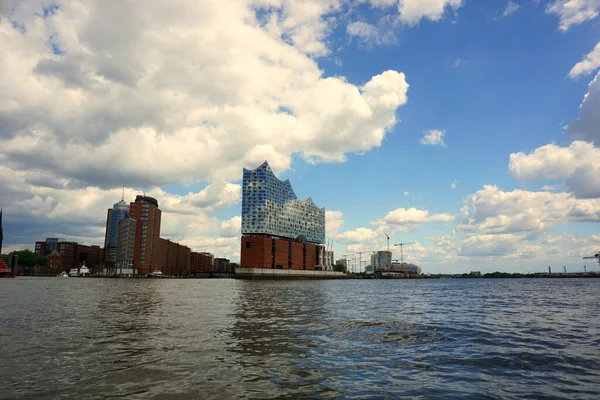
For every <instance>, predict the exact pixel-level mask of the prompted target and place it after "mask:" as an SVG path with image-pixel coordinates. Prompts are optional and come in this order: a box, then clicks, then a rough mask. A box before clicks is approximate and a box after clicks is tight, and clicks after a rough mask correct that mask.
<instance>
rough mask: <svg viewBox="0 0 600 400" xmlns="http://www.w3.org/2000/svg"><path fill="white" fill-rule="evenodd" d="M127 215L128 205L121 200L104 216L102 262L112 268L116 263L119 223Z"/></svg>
mask: <svg viewBox="0 0 600 400" xmlns="http://www.w3.org/2000/svg"><path fill="white" fill-rule="evenodd" d="M128 215H129V205H128V204H127V203H126V202H125V200H124V199H123V198H121V201H119V202H118V203H115V204H114V205H113V208H109V209H108V212H107V215H106V233H105V235H104V262H105V263H106V264H107V266H108V267H109V268H113V267H114V264H115V263H116V261H117V246H118V242H119V222H121V221H122V220H124V219H125V218H127V216H128Z"/></svg>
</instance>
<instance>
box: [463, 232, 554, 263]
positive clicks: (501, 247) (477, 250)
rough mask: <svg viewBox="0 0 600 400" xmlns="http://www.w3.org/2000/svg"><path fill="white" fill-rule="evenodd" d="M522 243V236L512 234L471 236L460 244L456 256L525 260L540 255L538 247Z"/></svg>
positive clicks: (540, 250)
mask: <svg viewBox="0 0 600 400" xmlns="http://www.w3.org/2000/svg"><path fill="white" fill-rule="evenodd" d="M524 241H525V238H524V237H523V236H518V235H513V234H501V235H477V236H471V237H468V238H466V239H464V240H463V241H462V242H461V243H460V245H459V247H458V256H460V257H484V258H517V259H525V258H533V257H535V256H538V255H540V254H542V249H541V247H540V246H537V245H531V244H527V243H524Z"/></svg>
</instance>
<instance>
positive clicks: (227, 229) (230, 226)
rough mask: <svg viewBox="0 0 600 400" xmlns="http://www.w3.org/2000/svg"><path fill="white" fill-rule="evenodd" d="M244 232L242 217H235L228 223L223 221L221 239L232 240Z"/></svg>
mask: <svg viewBox="0 0 600 400" xmlns="http://www.w3.org/2000/svg"><path fill="white" fill-rule="evenodd" d="M241 231H242V217H240V216H235V217H233V218H231V219H228V220H226V221H221V232H220V233H219V236H220V237H223V238H232V237H237V236H239V235H240V232H241Z"/></svg>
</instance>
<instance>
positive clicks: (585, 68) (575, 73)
mask: <svg viewBox="0 0 600 400" xmlns="http://www.w3.org/2000/svg"><path fill="white" fill-rule="evenodd" d="M598 67H600V42H598V44H597V45H596V46H595V47H594V49H593V50H592V51H590V52H589V53H588V54H587V55H586V56H585V57H584V58H583V60H581V61H580V62H578V63H577V64H575V65H574V66H573V68H571V71H569V77H570V78H572V79H575V78H577V77H579V76H581V75H589V74H591V73H592V72H594V70H595V69H597V68H598Z"/></svg>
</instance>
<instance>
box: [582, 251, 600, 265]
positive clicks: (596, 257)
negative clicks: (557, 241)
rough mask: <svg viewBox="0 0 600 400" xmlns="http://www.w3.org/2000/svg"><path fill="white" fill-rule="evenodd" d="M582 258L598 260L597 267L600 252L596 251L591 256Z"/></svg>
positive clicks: (599, 263)
mask: <svg viewBox="0 0 600 400" xmlns="http://www.w3.org/2000/svg"><path fill="white" fill-rule="evenodd" d="M583 259H584V260H597V261H598V267H600V253H596V254H594V255H593V256H591V257H583Z"/></svg>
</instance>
